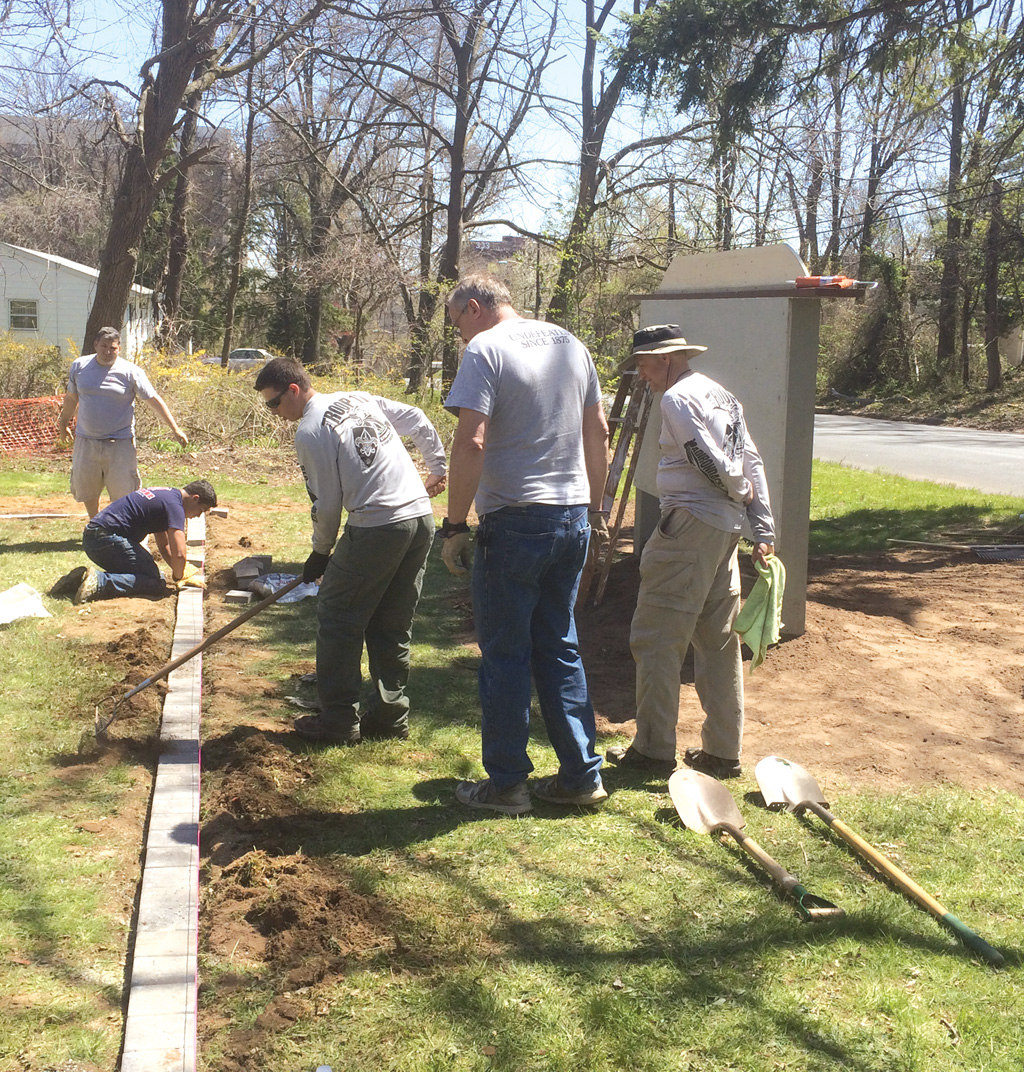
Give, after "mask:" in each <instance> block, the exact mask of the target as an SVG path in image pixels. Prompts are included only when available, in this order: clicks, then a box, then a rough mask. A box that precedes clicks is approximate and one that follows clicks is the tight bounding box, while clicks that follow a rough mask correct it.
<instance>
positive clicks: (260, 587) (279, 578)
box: [249, 573, 320, 603]
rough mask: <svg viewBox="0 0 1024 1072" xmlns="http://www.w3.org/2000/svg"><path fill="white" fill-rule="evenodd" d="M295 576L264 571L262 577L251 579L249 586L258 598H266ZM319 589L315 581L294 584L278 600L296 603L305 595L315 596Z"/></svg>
mask: <svg viewBox="0 0 1024 1072" xmlns="http://www.w3.org/2000/svg"><path fill="white" fill-rule="evenodd" d="M295 576H296V575H295V574H294V573H265V574H264V575H263V576H262V577H259V578H257V579H256V580H255V581H253V582H252V584H251V585H250V586H249V587H250V589H251V590H252V591H253V592H255V593H256V595H258V596H259V597H260V599H266V597H267V596H269V595H270V594H271V592H276V591H277V590H278V589H279V588H284V586H285V585H286V584H288V583H289V582H290V581H294V580H295ZM319 591H320V586H319V585H318V584H317V583H316V582H315V581H310V582H309V584H299V585H296V586H295V587H294V588H293V589H292V590H291V591H290V592H289V593H288V594H287V595H286V596H281V598H280V599H279V600H278V602H279V603H298V601H299V600H300V599H305V598H306V596H316V595H317V594H318V593H319Z"/></svg>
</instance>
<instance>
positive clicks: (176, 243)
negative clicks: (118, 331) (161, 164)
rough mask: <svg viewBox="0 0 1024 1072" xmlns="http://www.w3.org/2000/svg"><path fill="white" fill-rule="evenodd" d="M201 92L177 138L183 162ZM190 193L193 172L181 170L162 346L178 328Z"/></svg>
mask: <svg viewBox="0 0 1024 1072" xmlns="http://www.w3.org/2000/svg"><path fill="white" fill-rule="evenodd" d="M202 97H203V95H202V93H199V92H196V93H193V94H191V95H190V96H189V99H188V103H187V105H186V108H187V111H186V113H185V122H184V123H183V124H182V127H181V137H180V138H179V139H178V159H179V160H184V159H185V158H186V157H187V156H188V155H189V154H190V153H191V152H192V149H193V147H194V146H195V140H196V128H197V127H198V125H199V102H200V101H201V100H202ZM191 193H192V169H191V168H184V169H183V170H182V171H181V173H180V174H179V175H178V181H177V183H176V184H175V187H174V202H173V204H172V205H171V216H170V221H169V223H168V240H167V265H166V267H165V268H164V273H163V279H162V280H161V282H160V290H161V291H162V293H163V307H164V319H163V323H161V324H160V326H159V338H160V342H161V345H162V346H165V347H166V346H173V345H174V343H175V342H176V341H177V337H178V331H179V329H180V323H179V318H180V315H181V288H182V285H183V283H184V281H185V266H186V264H187V263H188V250H189V240H190V239H189V231H188V208H189V199H190V196H191Z"/></svg>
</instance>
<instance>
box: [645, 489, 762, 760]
mask: <svg viewBox="0 0 1024 1072" xmlns="http://www.w3.org/2000/svg"><path fill="white" fill-rule="evenodd" d="M738 543H739V534H738V533H735V532H723V531H722V530H720V529H716V528H712V527H711V526H710V525H706V524H705V523H704V522H703V521H699V520H698V519H697V518H695V517H694V516H693V515H692V514H691V513H690V512H689V511H687V510H684V509H680V508H676V509H673V510H666V511H665V512H664V513H662V515H661V523H660V524H659V525H658V528H657V529H656V531H655V532H654V535H653V536H651V538H650V539H649V540H648V541H647V544H646V546H645V547H644V550H643V554H642V556H641V558H640V593H639V596H638V598H637V606H636V611H635V613H634V614H633V624H632V627H631V629H630V634H629V646H630V649H631V650H632V652H633V658H634V659H635V660H636V736H635V737H634V739H633V746H634V747H635V748H636V749H637V751H639V752H642V753H643V754H644V755H645V756H650V757H651V758H652V759H674V758H675V755H676V721H677V719H678V714H679V679H680V671H681V670H682V665H683V659H684V658H685V657H686V650H687V648H688V647H689V646H690V644H691V642H692V644H693V654H694V672H695V684H696V687H697V697H698V699H699V700H700V704H701V707H702V708H703V709H704V715H705V718H704V725H703V727H702V729H701V747H702V748H703V749H704V751H705V752H709V753H711V755H714V756H720V757H721V758H722V759H739V756H740V747H741V742H742V739H743V661H742V658H741V655H740V639H739V637H738V636H737V634H736V633H734V632H733V631H732V623H733V621H734V620H735V618H736V615H737V613H738V612H739V607H740V577H739V567H738V565H737V559H736V548H737V545H738Z"/></svg>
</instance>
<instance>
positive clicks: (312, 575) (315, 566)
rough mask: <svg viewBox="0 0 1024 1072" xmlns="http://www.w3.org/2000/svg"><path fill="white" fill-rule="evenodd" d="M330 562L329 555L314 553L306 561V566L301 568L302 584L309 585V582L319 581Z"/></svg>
mask: <svg viewBox="0 0 1024 1072" xmlns="http://www.w3.org/2000/svg"><path fill="white" fill-rule="evenodd" d="M330 561H331V556H330V555H322V554H320V552H319V551H314V552H313V553H312V554H311V555H310V556H309V558H307V559H306V564H305V565H304V566H303V567H302V581H303V583H304V584H309V583H310V581H316V580H319V579H320V578H321V577H322V576H323V575H324V570H325V569H327V563H328V562H330Z"/></svg>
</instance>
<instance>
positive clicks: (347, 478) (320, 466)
mask: <svg viewBox="0 0 1024 1072" xmlns="http://www.w3.org/2000/svg"><path fill="white" fill-rule="evenodd" d="M402 436H408V437H409V438H410V439H412V441H413V442H414V443H415V444H416V447H417V448H418V449H419V451H420V453H421V454H422V455H423V458H424V461H425V462H426V465H427V469H428V470H429V471H430V472H431V473H432V474H435V475H443V474H444V473H445V472H446V469H445V457H444V445H443V444H442V443H441V438H440V436H439V435H438V434H437V431H436V430H435V428H434V426H433V425H432V424H431V423H430V421H429V419H428V418H427V416H426V414H425V413H424V412H423V411H422V410H421V409H418V408H417V407H416V406H409V405H406V404H404V403H402V402H394V401H392V400H391V399H387V398H379V397H377V396H376V395H370V394H367V393H365V392H363V391H339V392H338V393H336V394H315V395H314V396H313V397H312V398H311V399H310V400H309V402H307V403H306V408H305V409H304V410H303V413H302V420H301V421H300V422H299V426H298V428H297V429H296V430H295V452H296V454H297V455H298V457H299V465H300V466H301V467H302V475H303V478H304V479H305V481H306V490H307V491H308V492H309V497H310V500H311V501H312V504H313V506H312V510H311V515H312V519H313V550H314V551H319V552H320V553H321V554H330V552H331V550H332V549H333V547H334V544H335V541H336V540H337V538H338V531H339V529H340V528H341V512H342V509H344V510H345V511H346V512H347V513H348V524H350V525H354V526H356V527H358V528H373V527H376V526H379V525H388V524H391V523H393V522H395V521H406V520H408V519H409V518H412V517H422V516H423V515H424V514H429V513H430V512H431V508H430V498H429V496H428V495H427V493H426V489H425V488H424V486H423V481H422V480H421V479H420V475H419V473H418V472H417V471H416V466H415V465H413V461H412V458H411V457H410V456H409V452H408V451H407V450H406V449H405V445H404V444H403V443H402V440H401V437H402Z"/></svg>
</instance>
